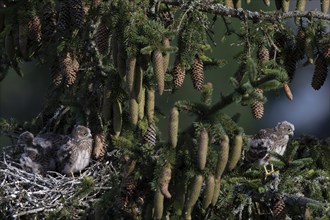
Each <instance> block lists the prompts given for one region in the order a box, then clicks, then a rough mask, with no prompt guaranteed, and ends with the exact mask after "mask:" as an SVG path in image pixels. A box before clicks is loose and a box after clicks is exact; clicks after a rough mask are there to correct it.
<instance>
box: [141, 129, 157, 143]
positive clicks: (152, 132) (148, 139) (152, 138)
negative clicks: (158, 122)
mask: <svg viewBox="0 0 330 220" xmlns="http://www.w3.org/2000/svg"><path fill="white" fill-rule="evenodd" d="M143 140H144V142H145V143H148V144H150V145H151V146H156V129H155V127H154V126H153V125H152V124H149V126H148V129H147V132H146V133H145V135H144V136H143Z"/></svg>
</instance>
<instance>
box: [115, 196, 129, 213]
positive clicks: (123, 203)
mask: <svg viewBox="0 0 330 220" xmlns="http://www.w3.org/2000/svg"><path fill="white" fill-rule="evenodd" d="M127 205H128V196H127V195H120V196H116V206H117V207H118V208H119V210H124V209H125V208H127Z"/></svg>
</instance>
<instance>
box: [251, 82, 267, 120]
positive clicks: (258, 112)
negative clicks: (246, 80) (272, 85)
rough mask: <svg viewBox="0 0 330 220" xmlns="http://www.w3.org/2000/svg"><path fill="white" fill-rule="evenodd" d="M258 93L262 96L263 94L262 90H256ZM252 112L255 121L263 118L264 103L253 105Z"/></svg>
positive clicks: (259, 102)
mask: <svg viewBox="0 0 330 220" xmlns="http://www.w3.org/2000/svg"><path fill="white" fill-rule="evenodd" d="M255 92H256V93H259V94H260V95H262V94H263V91H262V89H259V88H256V89H255ZM251 111H252V115H253V117H254V118H255V119H260V118H262V116H263V115H264V103H263V102H261V101H255V102H254V103H253V104H252V105H251Z"/></svg>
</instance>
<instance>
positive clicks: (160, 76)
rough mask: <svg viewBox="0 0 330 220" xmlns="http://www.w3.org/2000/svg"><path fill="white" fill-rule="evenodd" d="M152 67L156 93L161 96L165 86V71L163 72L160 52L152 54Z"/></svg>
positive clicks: (162, 60)
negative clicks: (156, 88)
mask: <svg viewBox="0 0 330 220" xmlns="http://www.w3.org/2000/svg"><path fill="white" fill-rule="evenodd" d="M152 65H153V69H154V74H155V78H156V81H157V84H158V93H159V95H162V94H163V92H164V86H165V71H164V58H163V55H162V52H161V51H160V50H159V49H156V50H155V51H154V52H153V53H152Z"/></svg>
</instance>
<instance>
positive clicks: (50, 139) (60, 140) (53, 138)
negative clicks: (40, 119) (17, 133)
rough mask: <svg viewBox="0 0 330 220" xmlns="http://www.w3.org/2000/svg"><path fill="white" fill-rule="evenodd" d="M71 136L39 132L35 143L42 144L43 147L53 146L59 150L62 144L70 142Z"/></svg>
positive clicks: (34, 140)
mask: <svg viewBox="0 0 330 220" xmlns="http://www.w3.org/2000/svg"><path fill="white" fill-rule="evenodd" d="M68 140H69V136H66V135H59V134H54V133H44V134H38V135H37V136H36V137H35V138H34V139H33V143H34V144H35V145H40V146H42V147H43V148H52V149H54V150H55V151H57V150H59V148H60V146H62V145H63V144H65V143H66V142H68Z"/></svg>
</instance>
